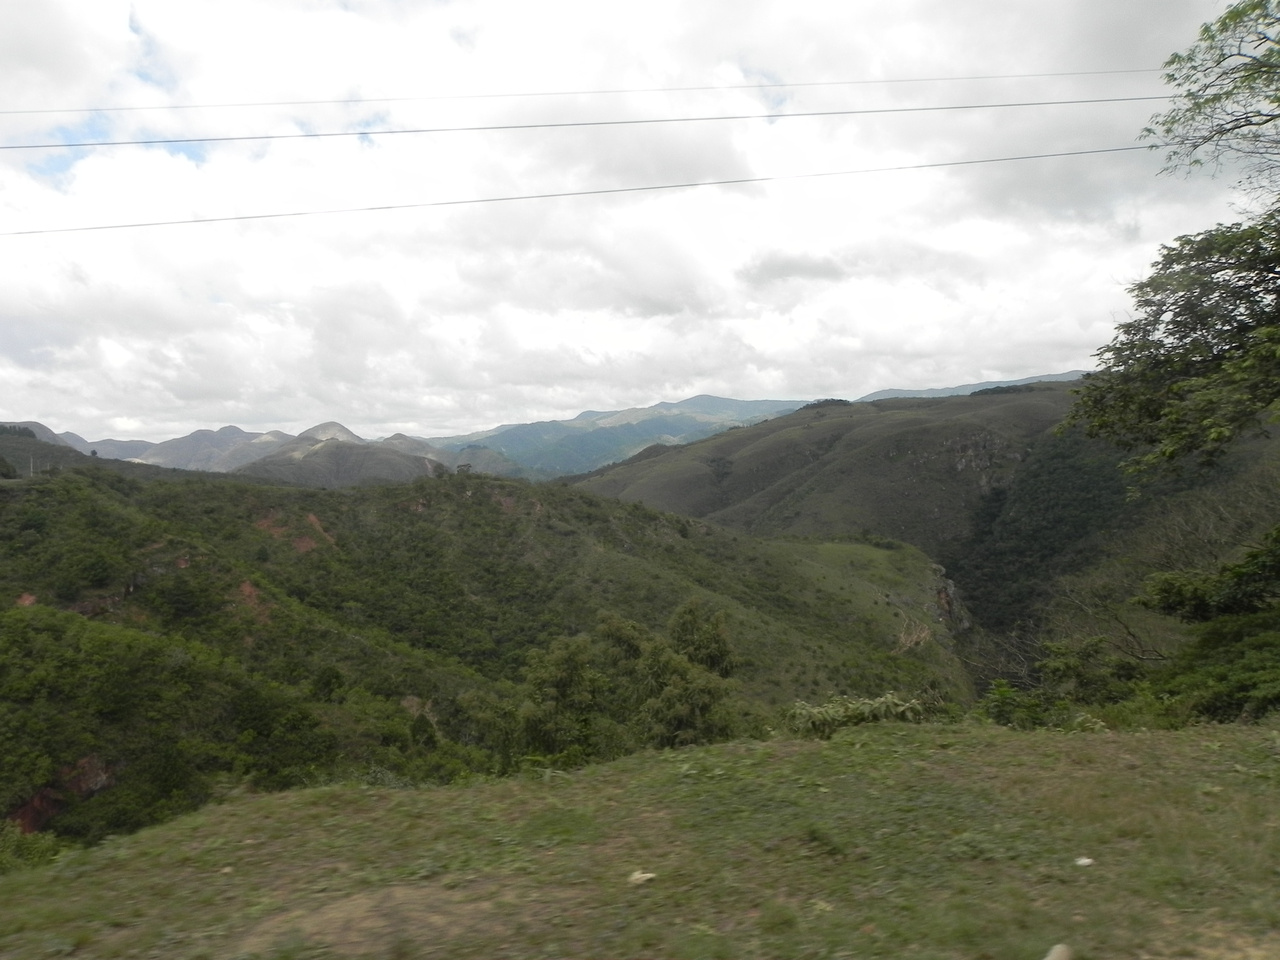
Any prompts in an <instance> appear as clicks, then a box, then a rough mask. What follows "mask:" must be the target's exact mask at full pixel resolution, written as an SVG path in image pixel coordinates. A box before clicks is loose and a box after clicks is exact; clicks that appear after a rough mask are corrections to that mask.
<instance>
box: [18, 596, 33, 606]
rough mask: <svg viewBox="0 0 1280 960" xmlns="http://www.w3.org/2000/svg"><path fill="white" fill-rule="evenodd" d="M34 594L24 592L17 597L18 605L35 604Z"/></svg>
mask: <svg viewBox="0 0 1280 960" xmlns="http://www.w3.org/2000/svg"><path fill="white" fill-rule="evenodd" d="M35 602H36V595H35V594H34V593H24V594H22V595H21V596H20V597H18V606H20V607H33V606H35Z"/></svg>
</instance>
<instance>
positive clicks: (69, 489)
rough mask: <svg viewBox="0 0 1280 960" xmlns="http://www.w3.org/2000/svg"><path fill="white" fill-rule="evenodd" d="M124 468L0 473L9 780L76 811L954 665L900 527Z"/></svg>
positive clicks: (532, 491)
mask: <svg viewBox="0 0 1280 960" xmlns="http://www.w3.org/2000/svg"><path fill="white" fill-rule="evenodd" d="M19 439H21V438H19ZM25 442H27V443H35V441H31V440H26V441H25ZM115 466H116V469H115V470H107V469H104V468H103V467H101V466H97V465H95V466H92V467H89V468H82V469H63V470H61V471H60V472H54V473H52V474H46V475H42V476H37V477H35V478H32V479H28V480H16V481H9V482H7V483H6V484H5V485H4V486H3V487H0V595H2V596H5V597H8V598H9V599H8V601H7V602H8V603H9V604H10V605H11V609H10V610H9V611H8V612H6V613H5V614H4V615H3V617H0V634H2V635H3V638H4V645H3V652H2V653H0V656H2V657H3V666H4V669H3V671H2V672H0V686H2V687H3V689H2V690H0V703H2V704H3V705H4V706H3V707H2V708H0V740H3V755H4V756H5V763H4V771H3V772H4V775H3V780H2V781H0V790H2V795H0V803H2V804H3V805H4V806H5V808H6V810H8V811H9V812H10V813H13V812H15V811H17V812H20V814H21V816H22V817H24V818H25V819H26V821H27V822H29V823H35V824H38V825H41V826H44V825H48V826H51V827H52V828H53V829H56V830H61V831H63V832H66V833H68V834H71V835H75V836H82V837H88V838H92V837H95V836H100V835H102V834H103V833H104V832H116V831H119V830H121V829H129V828H132V827H136V826H139V825H141V824H143V823H146V822H150V821H152V820H155V819H161V818H163V817H165V816H168V815H170V814H172V813H174V812H177V811H179V810H182V809H186V808H189V807H191V806H194V805H197V804H198V803H200V802H203V801H204V800H206V799H208V798H209V797H211V796H214V795H216V794H217V792H218V791H219V790H221V789H229V788H231V787H232V786H233V785H234V784H235V783H238V782H245V783H252V784H254V785H256V786H258V787H267V788H275V787H282V786H290V785H298V784H302V783H315V782H324V781H326V780H327V779H330V778H343V777H356V778H360V777H368V778H373V779H375V780H377V779H384V780H388V781H394V782H400V781H404V782H418V781H422V780H448V779H451V778H453V777H456V776H458V775H460V774H465V773H472V772H503V771H509V770H512V769H515V768H518V767H520V766H522V765H525V764H527V763H530V762H536V763H540V764H546V765H551V766H557V765H573V764H575V763H580V762H583V761H585V760H590V759H601V758H607V757H612V756H618V755H621V754H624V753H627V752H630V751H632V750H634V749H637V748H639V747H643V746H649V745H652V746H662V745H675V744H681V743H693V742H702V741H707V740H714V739H723V738H725V737H730V736H733V735H735V734H739V733H747V732H751V731H759V730H762V729H763V728H764V726H765V725H767V724H770V723H775V722H777V721H776V716H777V710H778V708H780V707H781V706H783V705H785V704H788V703H790V702H792V701H793V700H795V699H796V698H799V697H808V698H814V697H819V698H820V697H823V696H826V695H829V694H832V693H845V694H862V695H879V694H881V693H883V692H885V691H886V690H890V689H896V690H899V691H901V692H902V693H903V694H912V695H920V696H925V697H928V698H931V699H932V700H933V701H934V702H940V701H942V700H963V699H964V698H965V697H966V696H967V692H968V689H969V688H968V684H967V679H966V677H965V676H964V673H963V670H962V669H961V667H960V665H959V663H958V661H957V660H956V659H955V657H954V655H953V654H952V653H951V652H950V650H951V644H952V640H951V628H952V626H953V621H952V620H951V619H950V614H951V613H952V612H954V611H952V610H951V609H950V607H949V604H948V603H947V602H946V590H945V584H944V583H942V581H940V579H939V577H938V575H937V572H936V570H935V569H934V568H933V567H931V565H930V563H929V560H928V558H927V557H925V556H924V555H923V554H921V553H920V552H918V551H916V550H914V549H912V548H910V547H907V546H905V545H902V544H898V543H891V542H877V543H875V544H869V543H852V542H850V543H841V544H817V543H785V542H777V541H759V540H754V539H751V538H746V537H741V536H738V535H735V534H733V533H731V532H728V531H724V530H722V529H720V528H716V527H713V526H710V525H707V524H704V523H700V522H698V521H696V520H689V519H686V518H681V517H677V516H674V515H671V514H661V513H658V512H656V511H653V510H651V509H648V508H645V507H642V506H640V505H638V504H632V505H624V504H620V503H617V502H611V501H605V500H601V499H599V498H597V497H594V496H592V495H590V494H586V493H584V492H581V491H575V490H572V489H569V488H566V487H564V486H561V485H531V484H528V483H524V482H519V481H507V480H500V479H496V478H487V477H481V476H476V475H471V476H468V475H456V476H449V477H446V478H438V479H423V480H420V481H418V482H416V483H414V484H411V485H406V486H386V487H379V488H375V489H371V490H363V491H346V492H338V491H319V490H303V489H289V488H284V487H276V486H270V485H267V484H250V483H244V482H235V481H233V480H231V479H229V478H225V477H223V478H200V477H191V478H187V477H183V476H182V475H174V474H171V473H170V474H169V475H168V476H170V477H173V479H167V478H165V479H140V478H137V477H132V476H128V475H127V474H128V473H129V472H130V471H128V470H127V469H123V468H127V467H128V466H129V465H125V464H120V465H115ZM146 472H150V471H146ZM64 611H65V612H64ZM530 758H534V759H530ZM107 787H109V788H107ZM75 797H79V798H80V799H74V798H75ZM59 798H60V799H59Z"/></svg>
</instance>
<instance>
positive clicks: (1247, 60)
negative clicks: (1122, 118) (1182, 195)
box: [1144, 0, 1280, 186]
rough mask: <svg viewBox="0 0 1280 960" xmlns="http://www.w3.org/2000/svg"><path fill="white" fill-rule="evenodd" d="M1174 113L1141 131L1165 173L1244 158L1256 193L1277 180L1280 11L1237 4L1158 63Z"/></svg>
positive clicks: (1249, 1) (1270, 3)
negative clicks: (1155, 147)
mask: <svg viewBox="0 0 1280 960" xmlns="http://www.w3.org/2000/svg"><path fill="white" fill-rule="evenodd" d="M1165 69H1166V71H1167V72H1166V73H1165V82H1167V83H1168V84H1169V85H1170V86H1172V87H1173V88H1174V89H1175V90H1177V94H1176V96H1175V98H1174V102H1173V106H1172V107H1171V108H1170V109H1169V110H1168V111H1167V112H1165V113H1163V114H1160V115H1158V116H1156V117H1154V118H1152V122H1151V126H1150V127H1149V128H1148V129H1147V130H1146V131H1144V133H1145V135H1146V136H1147V137H1149V138H1153V139H1159V140H1160V146H1163V147H1166V148H1167V149H1168V151H1169V153H1168V161H1169V165H1170V167H1173V168H1177V167H1182V166H1199V165H1201V164H1203V163H1204V162H1205V161H1206V160H1208V161H1216V160H1221V159H1223V158H1225V157H1232V156H1236V157H1243V158H1244V160H1245V162H1246V164H1247V165H1248V168H1249V170H1250V171H1251V175H1252V177H1253V179H1254V182H1255V184H1256V185H1258V186H1274V184H1275V181H1276V176H1277V174H1278V173H1280V133H1278V132H1277V131H1278V130H1280V128H1277V127H1275V126H1274V122H1275V121H1276V120H1277V119H1278V118H1280V4H1277V3H1276V2H1274V0H1242V2H1238V3H1235V4H1233V5H1232V6H1230V7H1228V8H1227V10H1226V12H1224V13H1223V14H1222V15H1221V16H1220V17H1219V18H1218V19H1217V20H1215V21H1213V22H1212V23H1206V24H1205V25H1204V26H1203V27H1201V29H1200V36H1199V38H1198V39H1197V41H1196V43H1195V44H1193V45H1192V46H1191V47H1190V48H1189V49H1188V50H1186V51H1185V52H1183V53H1176V54H1174V55H1173V56H1172V57H1170V58H1169V59H1168V60H1167V61H1166V62H1165Z"/></svg>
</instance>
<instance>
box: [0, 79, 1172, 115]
mask: <svg viewBox="0 0 1280 960" xmlns="http://www.w3.org/2000/svg"><path fill="white" fill-rule="evenodd" d="M1160 72H1161V71H1160V70H1158V69H1154V68H1135V69H1125V70H1070V71H1064V72H1059V73H993V74H986V75H976V76H968V77H893V78H889V79H882V80H815V81H809V82H798V83H728V84H712V85H707V86H698V87H619V88H615V89H604V90H542V91H535V92H529V93H452V94H450V93H444V94H435V95H431V96H420V97H351V98H347V99H342V100H261V101H249V102H242V103H170V104H158V105H154V106H132V107H50V108H43V109H38V110H0V116H20V115H32V114H46V113H123V112H129V111H138V110H215V109H224V108H242V107H315V106H337V105H343V104H360V103H419V102H426V101H435V100H501V99H517V98H532V97H588V96H597V95H601V96H603V95H614V94H631V93H694V92H702V91H710V90H775V89H784V88H790V87H795V88H803V87H849V86H870V85H874V84H895V83H962V82H968V81H974V80H1034V79H1041V78H1052V77H1100V76H1111V75H1118V74H1126V73H1160Z"/></svg>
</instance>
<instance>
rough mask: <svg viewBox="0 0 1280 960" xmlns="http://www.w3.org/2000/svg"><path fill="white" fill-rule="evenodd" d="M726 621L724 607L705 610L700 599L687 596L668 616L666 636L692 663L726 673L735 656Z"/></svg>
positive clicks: (718, 674) (725, 674)
mask: <svg viewBox="0 0 1280 960" xmlns="http://www.w3.org/2000/svg"><path fill="white" fill-rule="evenodd" d="M727 621H728V618H727V616H726V615H725V612H724V611H723V610H717V611H716V612H715V613H708V612H707V610H706V608H705V606H704V605H703V604H702V602H701V601H699V600H690V601H689V602H688V603H685V604H684V605H683V606H681V607H680V609H679V610H677V611H676V612H675V614H674V615H673V616H672V617H671V620H670V622H669V623H668V624H667V636H668V637H669V638H670V639H671V644H672V646H674V647H675V648H676V650H677V651H679V652H680V653H682V654H684V655H685V656H686V657H688V658H689V661H690V662H691V663H696V664H697V665H698V666H700V667H704V668H706V669H707V670H710V671H711V672H712V673H714V674H716V676H720V677H728V676H730V675H731V674H732V673H733V668H734V658H733V650H732V648H731V646H730V643H729V627H728V622H727Z"/></svg>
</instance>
